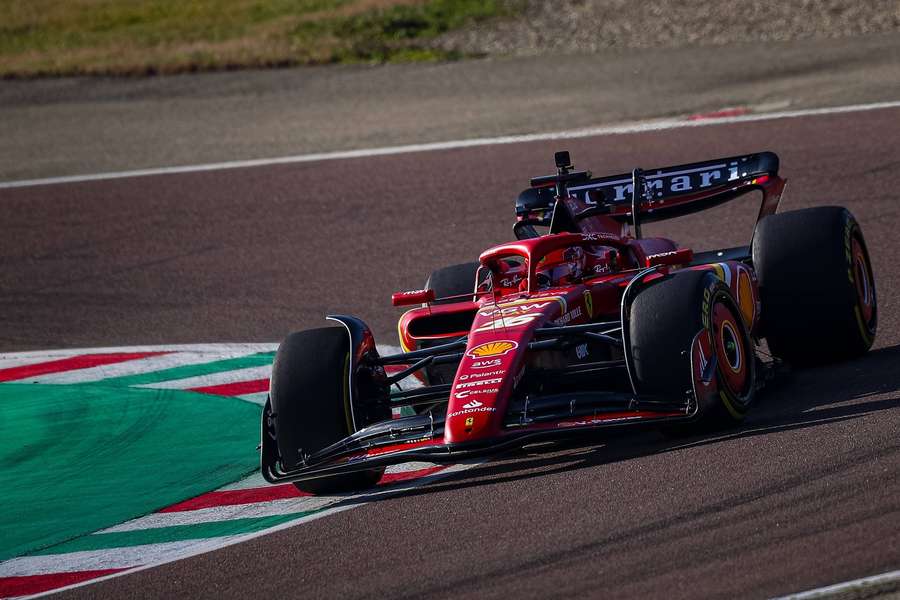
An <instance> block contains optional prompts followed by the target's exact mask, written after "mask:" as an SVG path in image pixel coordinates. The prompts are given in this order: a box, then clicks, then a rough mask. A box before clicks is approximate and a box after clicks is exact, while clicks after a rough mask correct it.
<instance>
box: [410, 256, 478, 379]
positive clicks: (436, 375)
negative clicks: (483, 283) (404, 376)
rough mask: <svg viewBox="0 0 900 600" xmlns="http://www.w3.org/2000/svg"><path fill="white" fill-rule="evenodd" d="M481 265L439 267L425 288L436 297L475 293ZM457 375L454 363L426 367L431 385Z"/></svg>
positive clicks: (428, 343) (430, 344)
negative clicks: (476, 279)
mask: <svg viewBox="0 0 900 600" xmlns="http://www.w3.org/2000/svg"><path fill="white" fill-rule="evenodd" d="M479 266H480V264H479V263H477V262H470V263H462V264H459V265H451V266H449V267H444V268H442V269H438V270H437V271H435V272H433V273H432V274H431V275H429V276H428V279H426V280H425V289H426V290H434V296H435V298H441V297H444V296H459V295H461V294H468V293H470V292H472V293H473V295H474V292H475V276H476V275H477V274H478V267H479ZM460 301H461V299H456V300H436V301H435V302H434V304H450V303H452V302H460ZM445 343H447V340H434V341H430V340H425V341H423V342H422V343H421V344H420V347H421V348H431V347H433V346H440V345H441V344H445ZM455 375H456V365H453V364H450V365H438V366H435V367H425V377H426V379H427V381H428V383H429V385H439V384H442V383H452V381H453V377H454V376H455Z"/></svg>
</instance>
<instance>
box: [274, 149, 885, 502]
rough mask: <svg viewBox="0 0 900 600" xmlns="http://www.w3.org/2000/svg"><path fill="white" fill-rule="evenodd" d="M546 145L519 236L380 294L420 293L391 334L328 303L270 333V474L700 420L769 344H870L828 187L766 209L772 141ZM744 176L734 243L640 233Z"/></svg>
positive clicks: (722, 414) (730, 411)
mask: <svg viewBox="0 0 900 600" xmlns="http://www.w3.org/2000/svg"><path fill="white" fill-rule="evenodd" d="M555 158H556V167H557V172H556V174H554V175H547V176H542V177H536V178H534V179H532V180H531V187H530V188H529V189H527V190H526V191H524V192H522V194H521V195H520V196H519V198H518V199H517V201H516V223H515V226H514V228H513V231H514V233H515V237H516V241H514V242H509V243H506V244H501V245H499V246H495V247H493V248H490V249H489V250H486V251H485V252H484V253H482V254H481V256H480V257H479V260H478V262H477V263H472V264H463V265H454V266H451V267H447V268H444V269H441V270H439V271H436V272H435V273H433V274H432V275H431V277H429V278H428V281H427V283H426V286H425V289H422V290H417V291H411V292H400V293H397V294H394V296H393V303H394V305H395V306H402V305H418V306H416V308H413V309H411V310H409V311H408V312H406V313H405V314H404V315H403V316H402V317H401V318H400V323H399V333H400V342H401V345H402V347H403V350H404V351H403V352H402V353H398V354H393V355H390V356H380V355H379V353H378V350H377V349H376V346H375V341H374V339H373V336H372V333H371V332H370V330H369V329H368V328H367V327H366V325H365V323H363V322H362V321H361V320H359V319H357V318H354V317H349V316H339V315H334V316H329V317H328V319H330V320H332V321H335V322H337V323H338V324H339V325H340V326H339V327H325V328H320V329H312V330H308V331H301V332H298V333H293V334H291V335H289V336H288V337H287V338H286V339H285V340H284V341H283V342H282V343H281V345H280V347H279V349H278V353H277V355H276V357H275V362H274V366H273V371H272V378H271V385H270V394H269V399H268V401H267V402H266V405H265V409H264V411H263V417H262V444H261V453H262V457H261V464H262V473H263V476H264V477H265V478H266V479H267V480H268V481H269V482H272V483H280V482H286V481H292V482H294V483H295V485H296V486H297V487H298V488H300V489H301V490H305V491H308V492H312V493H329V492H336V491H348V490H354V489H360V488H364V487H367V486H370V485H372V484H374V483H375V482H377V481H378V479H379V478H380V477H381V475H382V473H383V472H384V468H385V466H386V465H390V464H395V463H401V462H406V461H412V460H424V461H430V462H458V461H460V460H462V459H466V458H470V457H476V456H483V455H487V454H489V453H494V452H497V451H500V450H504V449H509V448H512V447H517V446H523V445H526V444H530V443H532V442H536V441H544V440H547V439H557V438H561V437H563V436H568V435H571V434H573V433H581V432H585V431H593V430H600V429H604V428H611V427H626V426H633V425H640V424H643V425H648V424H649V425H653V426H656V427H659V428H661V429H664V430H669V431H681V432H684V431H687V432H694V431H703V430H708V429H709V428H714V427H718V426H723V425H728V424H733V423H737V422H740V421H741V420H742V419H743V418H744V416H745V414H746V413H747V410H748V408H749V407H750V405H751V404H752V403H753V400H754V397H755V395H756V393H757V391H758V390H759V389H760V388H761V387H762V386H763V384H764V383H765V381H766V380H767V379H769V378H770V376H771V375H772V373H773V372H774V370H775V369H776V367H778V366H780V365H781V364H782V363H790V364H792V365H796V366H804V365H816V364H823V363H828V362H832V361H837V360H841V359H846V358H850V357H853V356H857V355H860V354H863V353H865V352H866V351H867V350H868V349H869V347H870V346H871V345H872V341H873V339H874V336H875V331H876V324H877V303H876V297H875V282H874V279H873V275H872V267H871V263H870V261H869V256H868V253H867V250H866V244H865V241H864V239H863V235H862V231H861V230H860V227H859V225H858V224H857V222H856V220H855V219H854V218H853V216H852V215H851V214H850V212H849V211H847V210H846V209H844V208H840V207H833V206H826V207H816V208H808V209H804V210H797V211H791V212H785V213H780V214H775V211H776V209H777V207H778V203H779V201H780V199H781V195H782V192H783V190H784V186H785V180H784V179H783V178H781V177H780V176H779V175H778V166H779V161H778V157H777V156H776V155H775V154H773V153H771V152H761V153H758V154H750V155H745V156H737V157H731V158H723V159H720V160H715V161H709V162H702V163H694V164H687V165H679V166H674V167H666V168H661V169H654V170H653V171H650V172H643V171H641V170H640V169H635V170H634V171H633V172H632V173H630V174H623V175H614V176H610V177H601V178H592V176H591V174H590V172H587V171H573V167H572V164H571V161H570V158H569V154H568V152H558V153H557V154H556V157H555ZM751 191H760V192H762V204H761V207H760V211H759V217H758V220H757V223H756V226H755V229H754V231H753V237H752V241H751V243H750V245H749V246H745V247H738V248H727V249H722V250H715V251H708V252H702V253H694V252H693V251H692V250H691V249H689V248H683V247H681V246H679V245H678V244H677V243H676V242H674V241H672V240H669V239H665V238H645V237H643V236H642V235H641V224H642V223H646V222H650V221H658V220H662V219H668V218H672V217H676V216H681V215H685V214H688V213H692V212H696V211H699V210H703V209H706V208H709V207H712V206H716V205H719V204H721V203H723V202H726V201H729V200H732V199H734V198H736V197H738V196H741V195H743V194H746V193H747V192H751ZM540 231H543V232H544V233H543V234H542V233H540ZM762 340H765V342H766V343H767V344H768V349H769V352H770V353H771V354H769V353H765V352H763V351H762V350H761V349H760V344H761V342H762ZM408 382H415V383H417V385H404V384H405V383H408Z"/></svg>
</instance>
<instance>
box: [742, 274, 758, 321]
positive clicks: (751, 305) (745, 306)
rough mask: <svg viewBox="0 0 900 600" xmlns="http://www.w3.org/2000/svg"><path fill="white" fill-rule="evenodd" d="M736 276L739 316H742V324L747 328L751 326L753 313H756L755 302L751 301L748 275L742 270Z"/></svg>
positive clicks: (751, 294)
mask: <svg viewBox="0 0 900 600" xmlns="http://www.w3.org/2000/svg"><path fill="white" fill-rule="evenodd" d="M739 273H740V274H739V275H738V304H739V305H740V308H741V314H742V315H743V316H744V322H745V323H747V325H748V326H751V325H753V313H755V312H756V306H755V302H754V300H753V285H752V284H751V283H750V275H748V274H747V273H746V272H745V271H744V270H743V269H741V270H740V271H739Z"/></svg>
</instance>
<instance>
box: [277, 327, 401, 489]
mask: <svg viewBox="0 0 900 600" xmlns="http://www.w3.org/2000/svg"><path fill="white" fill-rule="evenodd" d="M349 368H350V342H349V340H348V337H347V333H346V332H345V331H344V330H343V329H340V328H337V327H323V328H320V329H310V330H307V331H300V332H297V333H292V334H290V335H289V336H288V337H287V338H285V340H284V341H283V342H281V345H280V346H279V347H278V352H277V353H276V355H275V363H274V364H273V366H272V379H271V387H270V401H271V403H272V411H273V413H274V416H275V417H274V420H275V439H276V440H277V442H278V451H279V454H280V455H281V462H282V464H283V466H284V468H286V469H291V468H294V467H296V466H297V465H298V464H299V463H300V461H301V453H302V454H306V455H309V454H312V453H314V452H316V451H318V450H321V449H322V448H325V447H326V446H330V445H331V444H333V443H334V442H336V441H338V440H340V439H342V438H345V437H347V436H348V435H350V434H351V433H353V423H352V419H351V416H350V412H349V411H350V396H349V389H348V388H349ZM383 473H384V469H383V468H382V469H372V470H368V471H360V472H357V473H348V474H344V475H333V476H329V477H323V478H321V479H313V480H309V481H299V482H295V483H294V485H295V486H296V487H297V489H299V490H301V491H304V492H309V493H312V494H329V493H335V492H348V491H354V490H360V489H364V488H367V487H371V486H373V485H375V483H377V482H378V480H379V479H381V475H382V474H383Z"/></svg>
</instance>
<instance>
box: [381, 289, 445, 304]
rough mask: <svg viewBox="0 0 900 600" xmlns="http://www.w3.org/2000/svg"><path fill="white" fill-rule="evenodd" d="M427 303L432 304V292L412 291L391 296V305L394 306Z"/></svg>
mask: <svg viewBox="0 0 900 600" xmlns="http://www.w3.org/2000/svg"><path fill="white" fill-rule="evenodd" d="M427 302H434V290H412V291H410V292H397V293H395V294H391V304H393V305H394V306H409V305H411V304H423V303H427Z"/></svg>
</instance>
